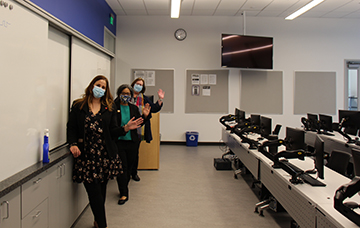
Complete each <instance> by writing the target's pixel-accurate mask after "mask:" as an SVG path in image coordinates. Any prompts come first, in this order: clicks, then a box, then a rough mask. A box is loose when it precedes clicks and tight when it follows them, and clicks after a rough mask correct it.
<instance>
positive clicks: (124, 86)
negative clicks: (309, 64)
mask: <svg viewBox="0 0 360 228" xmlns="http://www.w3.org/2000/svg"><path fill="white" fill-rule="evenodd" d="M126 88H128V89H129V90H130V93H131V98H132V97H133V96H134V91H133V88H132V87H131V86H129V85H128V84H122V85H121V86H119V88H118V89H117V91H116V95H117V96H118V97H119V96H120V94H121V92H122V91H123V90H124V89H126Z"/></svg>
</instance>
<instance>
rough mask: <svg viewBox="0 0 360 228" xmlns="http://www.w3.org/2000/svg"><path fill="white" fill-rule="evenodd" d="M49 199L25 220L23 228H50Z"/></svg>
mask: <svg viewBox="0 0 360 228" xmlns="http://www.w3.org/2000/svg"><path fill="white" fill-rule="evenodd" d="M48 208H49V207H48V199H45V200H44V201H43V202H41V204H39V205H38V206H37V207H35V208H34V209H33V210H32V211H30V213H29V214H28V215H27V216H26V217H25V218H23V220H22V227H23V228H25V227H26V228H45V227H49V220H48V217H49V215H48V214H49V209H48Z"/></svg>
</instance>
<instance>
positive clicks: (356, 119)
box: [339, 110, 360, 129]
mask: <svg viewBox="0 0 360 228" xmlns="http://www.w3.org/2000/svg"><path fill="white" fill-rule="evenodd" d="M339 125H341V127H345V128H346V127H353V128H356V129H359V128H360V111H351V110H339Z"/></svg>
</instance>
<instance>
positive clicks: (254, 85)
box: [240, 70, 283, 114]
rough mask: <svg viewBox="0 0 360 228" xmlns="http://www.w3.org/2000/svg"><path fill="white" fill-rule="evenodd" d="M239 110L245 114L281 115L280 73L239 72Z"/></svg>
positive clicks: (281, 86)
mask: <svg viewBox="0 0 360 228" xmlns="http://www.w3.org/2000/svg"><path fill="white" fill-rule="evenodd" d="M240 94H241V95H240V96H241V99H240V108H241V109H242V110H246V112H247V113H262V114H282V113H283V72H282V71H258V70H242V71H241V92H240Z"/></svg>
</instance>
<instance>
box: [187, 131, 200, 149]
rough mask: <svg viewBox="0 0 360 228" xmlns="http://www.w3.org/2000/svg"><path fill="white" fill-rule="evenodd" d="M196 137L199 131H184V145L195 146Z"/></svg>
mask: <svg viewBox="0 0 360 228" xmlns="http://www.w3.org/2000/svg"><path fill="white" fill-rule="evenodd" d="M198 138H199V132H197V131H187V132H186V146H197V145H198Z"/></svg>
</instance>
